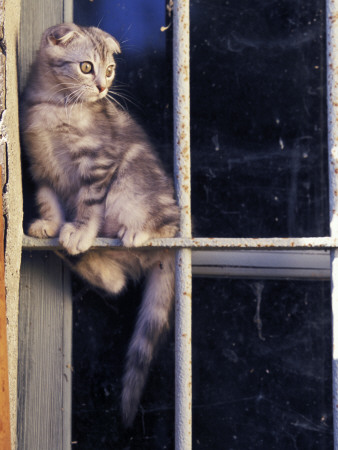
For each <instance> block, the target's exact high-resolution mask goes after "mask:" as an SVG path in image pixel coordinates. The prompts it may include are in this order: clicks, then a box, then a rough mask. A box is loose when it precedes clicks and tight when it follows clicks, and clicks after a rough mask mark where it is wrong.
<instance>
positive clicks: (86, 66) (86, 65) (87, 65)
mask: <svg viewBox="0 0 338 450" xmlns="http://www.w3.org/2000/svg"><path fill="white" fill-rule="evenodd" d="M80 69H81V71H82V72H83V73H91V72H92V71H93V64H92V63H91V62H89V61H83V62H82V63H80Z"/></svg>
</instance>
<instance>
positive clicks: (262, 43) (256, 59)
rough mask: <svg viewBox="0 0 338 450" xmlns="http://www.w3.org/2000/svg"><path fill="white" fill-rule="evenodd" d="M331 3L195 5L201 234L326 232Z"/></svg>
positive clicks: (203, 0) (196, 188)
mask: <svg viewBox="0 0 338 450" xmlns="http://www.w3.org/2000/svg"><path fill="white" fill-rule="evenodd" d="M325 96H326V93H325V1H324V0H299V1H295V0H272V1H269V2H266V1H261V0H254V1H252V0H229V1H223V0H222V1H220V0H213V1H209V0H192V6H191V111H192V117H191V128H192V129H191V132H192V175H193V179H192V186H193V189H192V191H193V197H192V205H193V214H194V216H195V227H196V232H197V234H198V235H204V236H252V237H257V236H311V235H313V236H316V235H323V234H327V233H328V207H327V175H326V172H327V156H326V154H327V149H326V106H325V98H326V97H325Z"/></svg>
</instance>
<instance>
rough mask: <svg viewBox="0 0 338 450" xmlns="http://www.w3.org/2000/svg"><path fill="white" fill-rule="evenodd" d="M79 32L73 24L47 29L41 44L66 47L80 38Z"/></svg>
mask: <svg viewBox="0 0 338 450" xmlns="http://www.w3.org/2000/svg"><path fill="white" fill-rule="evenodd" d="M80 35H81V34H80V30H79V27H78V26H77V25H75V24H74V23H63V24H61V25H55V26H53V27H50V28H48V29H47V30H46V31H45V32H44V34H43V36H42V40H41V44H42V45H43V46H45V45H59V46H64V47H65V46H67V45H69V44H70V43H71V42H72V41H73V40H74V39H76V38H78V37H80Z"/></svg>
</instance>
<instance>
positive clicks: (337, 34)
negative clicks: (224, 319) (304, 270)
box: [326, 0, 338, 450]
mask: <svg viewBox="0 0 338 450" xmlns="http://www.w3.org/2000/svg"><path fill="white" fill-rule="evenodd" d="M326 14H327V22H326V27H327V88H328V89H327V108H328V154H329V197H330V233H331V236H332V237H338V175H337V174H338V86H337V83H338V76H337V75H336V74H337V73H338V72H337V71H338V21H337V19H338V1H337V0H334V1H327V2H326ZM331 302H332V344H333V349H332V394H333V395H332V397H333V433H334V449H335V450H337V449H338V250H337V249H334V250H331Z"/></svg>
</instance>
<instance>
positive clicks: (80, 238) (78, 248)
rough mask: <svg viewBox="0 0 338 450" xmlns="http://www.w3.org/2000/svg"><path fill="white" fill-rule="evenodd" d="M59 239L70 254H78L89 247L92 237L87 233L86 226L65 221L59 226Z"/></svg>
mask: <svg viewBox="0 0 338 450" xmlns="http://www.w3.org/2000/svg"><path fill="white" fill-rule="evenodd" d="M59 241H60V244H61V245H62V246H63V247H64V248H65V249H66V250H67V252H68V253H69V254H70V255H78V254H79V253H83V252H85V251H86V250H88V249H89V248H90V247H91V245H92V244H93V241H94V238H93V237H92V236H91V235H90V234H89V233H88V229H87V228H85V227H80V228H79V227H77V226H76V225H75V224H73V223H66V224H65V225H64V226H63V227H62V228H61V231H60V237H59Z"/></svg>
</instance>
